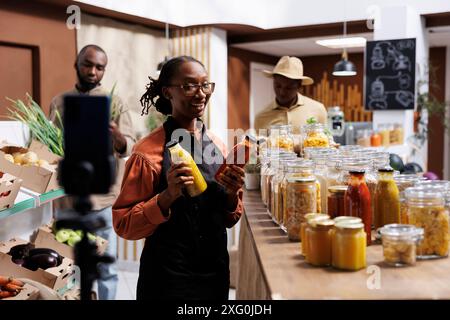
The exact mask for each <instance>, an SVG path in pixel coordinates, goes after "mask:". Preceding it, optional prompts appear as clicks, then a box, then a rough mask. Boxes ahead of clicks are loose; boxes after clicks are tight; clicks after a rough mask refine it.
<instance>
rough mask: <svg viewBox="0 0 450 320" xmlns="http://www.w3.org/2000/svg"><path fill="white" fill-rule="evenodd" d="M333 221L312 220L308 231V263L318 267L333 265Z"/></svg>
mask: <svg viewBox="0 0 450 320" xmlns="http://www.w3.org/2000/svg"><path fill="white" fill-rule="evenodd" d="M333 226H334V221H333V220H317V219H310V220H309V221H308V228H307V229H306V238H307V239H308V240H307V246H308V249H307V252H308V254H307V255H306V257H305V258H306V262H308V263H310V264H312V265H313V266H316V267H326V266H329V265H331V234H330V231H331V229H332V228H333Z"/></svg>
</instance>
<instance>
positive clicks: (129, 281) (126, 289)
mask: <svg viewBox="0 0 450 320" xmlns="http://www.w3.org/2000/svg"><path fill="white" fill-rule="evenodd" d="M137 280H138V273H137V272H130V271H121V270H119V284H118V286H117V296H116V300H136V285H137ZM229 298H230V300H235V299H236V290H234V289H230V294H229Z"/></svg>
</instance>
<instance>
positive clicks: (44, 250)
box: [28, 248, 63, 266]
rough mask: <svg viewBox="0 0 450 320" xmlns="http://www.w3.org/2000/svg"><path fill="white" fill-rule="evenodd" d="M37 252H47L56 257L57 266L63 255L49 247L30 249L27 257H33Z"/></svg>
mask: <svg viewBox="0 0 450 320" xmlns="http://www.w3.org/2000/svg"><path fill="white" fill-rule="evenodd" d="M39 254H49V255H52V256H54V257H55V258H56V260H57V263H58V266H59V265H60V264H61V263H62V261H63V257H62V256H61V255H60V254H59V253H58V252H56V251H55V250H53V249H49V248H35V249H31V250H30V251H29V253H28V256H29V257H33V256H35V255H39Z"/></svg>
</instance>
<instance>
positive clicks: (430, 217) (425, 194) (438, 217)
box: [405, 187, 450, 259]
mask: <svg viewBox="0 0 450 320" xmlns="http://www.w3.org/2000/svg"><path fill="white" fill-rule="evenodd" d="M405 196H406V201H407V205H408V219H409V223H410V224H412V225H414V226H416V227H419V228H423V229H424V238H423V241H422V242H421V243H420V245H419V246H418V247H417V258H418V259H434V258H440V257H447V256H448V251H449V240H450V237H449V216H448V212H447V210H445V200H444V194H443V193H442V192H440V191H438V190H436V188H427V187H413V188H408V189H406V190H405Z"/></svg>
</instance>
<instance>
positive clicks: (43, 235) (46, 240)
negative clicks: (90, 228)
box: [33, 225, 108, 260]
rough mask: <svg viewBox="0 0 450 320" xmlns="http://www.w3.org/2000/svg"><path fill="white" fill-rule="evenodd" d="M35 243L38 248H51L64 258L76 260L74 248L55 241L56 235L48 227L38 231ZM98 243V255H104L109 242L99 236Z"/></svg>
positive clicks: (45, 226) (42, 227)
mask: <svg viewBox="0 0 450 320" xmlns="http://www.w3.org/2000/svg"><path fill="white" fill-rule="evenodd" d="M33 243H34V245H35V246H36V248H50V249H53V250H55V251H56V252H58V253H59V254H60V255H62V256H64V257H67V258H69V259H72V260H74V259H75V256H74V251H73V247H71V246H69V245H67V244H64V243H61V242H58V241H57V240H56V239H55V236H54V234H53V233H52V229H51V228H50V227H49V226H47V225H44V226H41V227H40V228H39V229H38V231H37V234H36V238H35V239H34V241H33ZM96 243H97V253H98V254H99V255H103V254H104V253H105V251H106V248H107V246H108V241H106V240H105V239H103V238H101V237H99V236H97V237H96Z"/></svg>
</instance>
